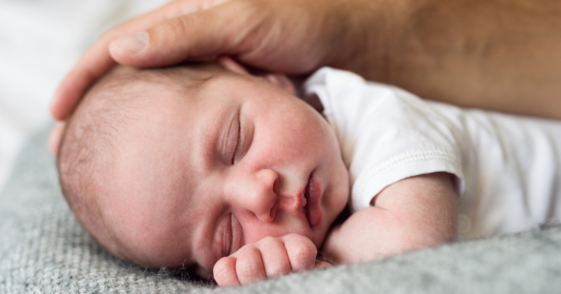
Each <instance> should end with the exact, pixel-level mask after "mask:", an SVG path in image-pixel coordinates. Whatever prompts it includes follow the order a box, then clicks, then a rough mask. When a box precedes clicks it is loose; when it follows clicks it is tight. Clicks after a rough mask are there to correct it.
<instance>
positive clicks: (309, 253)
mask: <svg viewBox="0 0 561 294" xmlns="http://www.w3.org/2000/svg"><path fill="white" fill-rule="evenodd" d="M292 250H293V251H292V252H293V255H294V257H295V258H297V259H299V260H307V259H310V258H315V257H316V254H317V250H316V247H315V246H313V245H312V246H309V244H304V243H302V244H300V245H299V246H295V247H294V248H292Z"/></svg>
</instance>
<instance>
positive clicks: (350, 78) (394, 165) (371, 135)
mask: <svg viewBox="0 0 561 294" xmlns="http://www.w3.org/2000/svg"><path fill="white" fill-rule="evenodd" d="M305 91H306V92H307V93H312V92H313V93H315V94H317V95H318V96H319V98H320V100H321V102H322V103H323V107H324V116H325V117H326V118H327V120H328V121H329V123H330V125H331V126H332V128H333V129H334V131H335V133H336V135H337V138H338V140H339V144H340V146H341V153H342V156H343V160H344V162H345V164H346V165H347V167H348V168H349V171H350V174H351V184H352V185H353V188H352V195H351V210H352V211H353V212H354V211H357V210H360V209H362V208H366V207H368V206H369V205H370V202H371V200H372V198H373V197H374V196H376V195H377V194H378V193H379V192H380V191H382V189H384V188H385V187H387V186H388V185H391V184H392V183H395V182H397V181H399V180H402V179H404V178H407V177H412V176H416V175H422V174H427V173H434V172H448V173H451V174H453V175H455V176H456V178H457V182H456V184H457V185H456V186H457V188H458V192H459V194H461V193H462V192H463V190H464V180H463V179H464V177H463V174H462V168H461V167H462V162H461V160H462V153H461V145H460V142H461V136H462V135H461V132H459V131H457V130H456V129H455V127H454V125H453V124H452V123H450V122H449V121H448V120H447V119H446V117H444V116H442V115H441V114H440V113H439V112H438V111H436V110H435V109H433V108H432V107H431V106H430V105H429V104H427V103H426V102H424V101H422V100H420V99H419V98H417V97H416V96H414V95H412V94H410V93H408V92H405V91H403V90H400V89H398V88H395V87H391V86H387V85H382V84H377V83H372V82H366V81H365V80H364V79H363V78H361V77H360V76H358V75H355V74H353V73H350V72H345V71H340V70H335V69H332V68H322V69H320V70H319V71H317V72H316V73H315V74H314V75H313V76H312V77H310V78H309V79H308V81H306V84H305Z"/></svg>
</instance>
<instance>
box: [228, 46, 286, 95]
mask: <svg viewBox="0 0 561 294" xmlns="http://www.w3.org/2000/svg"><path fill="white" fill-rule="evenodd" d="M218 62H219V63H220V64H221V65H222V66H223V67H224V68H225V69H227V70H230V71H232V72H235V73H239V74H246V75H252V76H256V77H258V78H262V79H265V80H266V81H268V82H269V83H271V84H273V85H276V86H278V87H280V88H281V89H283V90H285V91H287V92H288V93H290V94H292V95H296V88H294V84H292V82H291V81H290V79H289V78H288V77H287V76H286V75H283V74H274V73H260V72H259V73H258V72H254V73H250V72H249V71H248V70H247V69H246V68H245V67H243V66H242V65H241V64H239V63H237V62H236V61H234V60H233V59H232V58H230V57H228V56H222V57H220V58H218Z"/></svg>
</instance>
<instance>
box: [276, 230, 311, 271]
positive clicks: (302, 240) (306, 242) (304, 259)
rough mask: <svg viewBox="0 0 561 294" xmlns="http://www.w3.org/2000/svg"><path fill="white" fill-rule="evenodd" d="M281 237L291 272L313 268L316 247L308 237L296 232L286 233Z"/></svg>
mask: <svg viewBox="0 0 561 294" xmlns="http://www.w3.org/2000/svg"><path fill="white" fill-rule="evenodd" d="M282 238H283V241H284V246H285V248H286V253H287V255H288V259H289V260H290V265H291V266H292V271H293V272H299V271H306V270H311V269H313V268H314V266H315V263H316V255H317V248H316V246H315V245H314V243H313V242H312V241H311V240H310V239H308V238H306V237H304V236H301V235H297V234H290V235H286V236H284V237H282Z"/></svg>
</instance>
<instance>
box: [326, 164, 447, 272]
mask: <svg viewBox="0 0 561 294" xmlns="http://www.w3.org/2000/svg"><path fill="white" fill-rule="evenodd" d="M452 177H453V176H451V175H450V174H448V173H433V174H425V175H420V176H415V177H411V178H406V179H403V180H401V181H399V182H396V183H394V184H392V185H390V186H388V187H386V188H385V189H384V190H382V191H381V192H380V193H379V194H378V195H377V196H376V197H375V198H374V199H373V203H371V206H370V207H368V208H366V209H362V210H359V211H358V212H356V213H354V214H352V215H351V216H350V217H349V218H348V219H347V220H346V221H345V222H344V223H343V224H341V225H339V226H337V227H335V228H334V229H333V230H332V231H331V232H330V233H329V235H328V237H327V239H326V241H325V243H324V245H323V252H324V254H325V255H326V256H327V257H328V258H330V259H332V261H333V262H334V263H353V262H359V261H365V260H372V259H376V258H380V257H384V256H388V255H393V254H398V253H401V252H405V251H408V250H413V249H418V248H423V247H429V246H435V245H438V244H440V243H442V242H446V241H447V240H449V239H451V238H453V237H454V236H455V235H456V198H457V192H456V189H455V188H454V185H453V181H452V180H453V179H452Z"/></svg>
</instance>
